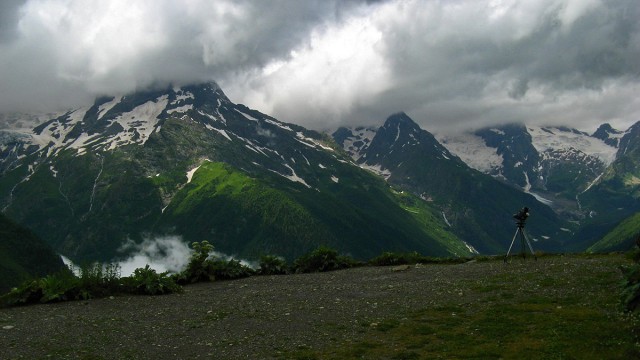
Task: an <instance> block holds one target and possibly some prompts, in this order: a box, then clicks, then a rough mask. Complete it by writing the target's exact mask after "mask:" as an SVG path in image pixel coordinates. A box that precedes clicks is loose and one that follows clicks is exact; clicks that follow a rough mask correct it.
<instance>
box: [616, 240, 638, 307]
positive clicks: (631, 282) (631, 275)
mask: <svg viewBox="0 0 640 360" xmlns="http://www.w3.org/2000/svg"><path fill="white" fill-rule="evenodd" d="M637 254H638V251H633V252H632V253H631V254H630V255H628V256H630V257H631V258H632V259H634V261H635V262H636V263H635V264H633V265H631V266H625V267H622V268H621V270H622V272H623V273H624V275H625V276H624V277H625V280H624V288H623V290H622V294H621V298H622V304H623V305H624V307H625V309H627V310H629V311H635V310H638V308H640V259H639V258H638V256H637Z"/></svg>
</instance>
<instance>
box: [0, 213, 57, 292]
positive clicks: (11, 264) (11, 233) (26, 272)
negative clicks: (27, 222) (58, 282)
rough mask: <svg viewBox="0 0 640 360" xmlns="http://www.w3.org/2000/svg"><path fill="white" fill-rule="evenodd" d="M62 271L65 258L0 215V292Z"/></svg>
mask: <svg viewBox="0 0 640 360" xmlns="http://www.w3.org/2000/svg"><path fill="white" fill-rule="evenodd" d="M62 268H64V263H63V262H62V259H61V258H60V256H59V255H57V254H56V253H55V252H54V251H53V249H51V247H50V246H48V245H47V244H46V243H45V242H44V241H42V240H41V239H39V238H38V237H37V236H36V235H35V234H34V233H32V232H31V231H29V230H27V229H25V228H24V227H22V226H20V225H18V224H16V223H15V222H13V221H11V220H10V219H8V218H7V217H6V216H4V215H2V214H0V293H5V292H7V291H9V290H10V289H11V288H12V287H14V286H18V285H20V283H21V282H22V281H25V280H28V279H30V278H35V277H38V276H44V275H46V274H50V273H53V272H56V271H58V270H60V269H62Z"/></svg>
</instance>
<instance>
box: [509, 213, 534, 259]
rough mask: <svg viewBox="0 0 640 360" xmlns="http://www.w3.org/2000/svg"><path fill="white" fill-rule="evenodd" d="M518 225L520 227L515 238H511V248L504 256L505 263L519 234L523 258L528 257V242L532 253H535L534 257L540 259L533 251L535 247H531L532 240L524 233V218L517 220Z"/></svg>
mask: <svg viewBox="0 0 640 360" xmlns="http://www.w3.org/2000/svg"><path fill="white" fill-rule="evenodd" d="M517 225H518V229H516V233H515V234H514V235H513V239H512V240H511V245H509V250H507V254H506V255H505V256H504V262H505V263H506V262H507V258H508V257H509V254H510V253H511V248H512V247H513V243H514V242H515V241H516V237H518V234H520V252H521V254H522V258H523V259H525V258H526V257H527V248H526V246H525V244H526V245H528V246H529V250H530V251H531V255H533V259H534V260H538V258H537V257H536V254H535V253H534V252H533V247H531V242H530V241H529V238H528V237H527V235H526V234H525V233H524V220H522V219H519V220H518V222H517Z"/></svg>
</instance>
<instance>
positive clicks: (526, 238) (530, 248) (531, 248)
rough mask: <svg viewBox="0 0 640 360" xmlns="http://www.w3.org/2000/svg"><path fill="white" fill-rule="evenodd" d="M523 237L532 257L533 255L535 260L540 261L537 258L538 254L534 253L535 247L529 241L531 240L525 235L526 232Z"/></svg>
mask: <svg viewBox="0 0 640 360" xmlns="http://www.w3.org/2000/svg"><path fill="white" fill-rule="evenodd" d="M522 235H523V236H524V239H525V240H526V241H527V245H529V250H530V251H531V255H533V258H534V259H535V260H538V258H537V257H536V253H535V252H533V247H532V246H531V242H530V241H529V238H528V237H527V236H526V235H524V232H522Z"/></svg>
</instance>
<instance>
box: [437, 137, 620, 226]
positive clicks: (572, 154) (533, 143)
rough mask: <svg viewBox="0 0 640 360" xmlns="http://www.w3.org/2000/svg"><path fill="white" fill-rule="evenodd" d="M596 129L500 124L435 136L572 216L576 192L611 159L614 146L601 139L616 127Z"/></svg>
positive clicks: (475, 163) (477, 164) (464, 156)
mask: <svg viewBox="0 0 640 360" xmlns="http://www.w3.org/2000/svg"><path fill="white" fill-rule="evenodd" d="M599 134H600V136H601V138H597V137H594V136H590V135H589V134H587V133H584V132H581V131H578V130H575V129H570V128H564V127H536V126H524V125H504V126H500V127H491V128H486V129H481V130H477V131H475V132H473V133H470V134H463V135H457V136H454V137H447V136H441V137H440V141H441V142H442V143H443V145H445V146H446V147H447V148H448V149H449V150H451V151H452V152H453V153H455V154H456V155H458V156H460V157H461V158H462V159H464V160H465V162H466V163H467V164H469V165H470V166H472V167H474V168H476V169H478V170H480V171H482V172H484V173H486V174H489V175H492V176H494V177H495V178H497V179H501V180H502V181H504V182H506V183H508V184H511V185H513V186H516V187H518V188H521V189H522V190H523V191H525V192H528V193H531V194H533V195H534V196H536V197H537V198H538V200H540V201H542V202H545V203H547V204H549V205H551V206H552V207H553V208H554V209H556V210H557V211H559V212H564V213H574V216H577V215H576V214H575V213H576V212H577V211H578V203H577V202H576V196H578V195H579V194H580V193H582V192H584V191H585V190H586V189H587V188H588V187H589V186H590V185H591V184H592V183H593V182H594V181H595V180H596V179H597V178H598V177H599V176H600V175H601V174H602V173H603V172H604V170H605V169H606V167H607V166H608V165H609V164H611V163H612V162H613V160H614V159H615V154H616V151H617V148H616V147H614V146H611V145H608V144H607V143H606V142H605V141H604V140H603V139H604V138H606V139H609V140H613V139H614V138H613V137H612V136H613V135H612V134H616V132H615V131H614V130H613V129H611V130H607V128H606V127H604V128H601V130H600V131H599ZM607 134H608V135H607ZM479 154H480V155H481V156H478V155H479ZM483 154H490V155H491V156H487V155H483Z"/></svg>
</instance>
